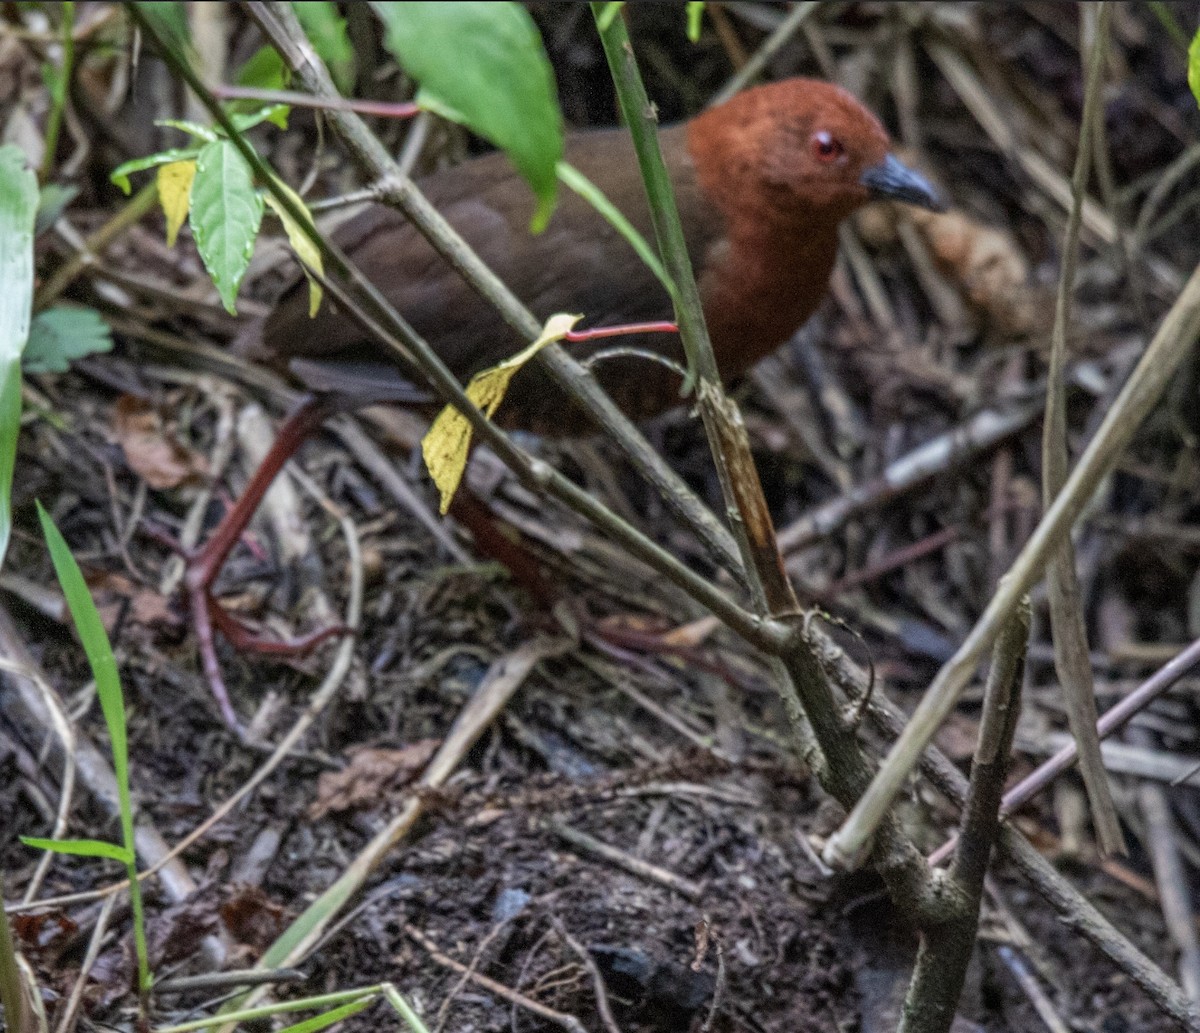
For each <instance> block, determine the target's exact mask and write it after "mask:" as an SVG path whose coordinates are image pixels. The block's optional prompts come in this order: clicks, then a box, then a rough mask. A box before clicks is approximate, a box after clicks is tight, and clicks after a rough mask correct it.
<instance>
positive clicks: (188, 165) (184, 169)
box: [157, 158, 196, 247]
mask: <svg viewBox="0 0 1200 1033" xmlns="http://www.w3.org/2000/svg"><path fill="white" fill-rule="evenodd" d="M195 178H196V159H195V158H189V159H188V160H187V161H173V162H171V163H170V164H167V165H160V166H159V167H158V184H157V185H158V201H159V203H160V204H161V205H162V210H163V214H164V215H165V216H166V217H167V247H174V246H175V238H176V237H178V236H179V228H180V227H181V226H182V225H183V222H184V220H185V219H186V218H187V215H188V205H189V204H191V201H192V180H193V179H195Z"/></svg>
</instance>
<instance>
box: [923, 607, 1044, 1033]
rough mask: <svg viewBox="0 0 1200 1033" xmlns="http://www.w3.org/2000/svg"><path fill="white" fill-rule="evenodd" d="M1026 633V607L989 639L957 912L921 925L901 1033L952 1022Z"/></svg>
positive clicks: (995, 814)
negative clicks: (989, 661) (935, 922)
mask: <svg viewBox="0 0 1200 1033" xmlns="http://www.w3.org/2000/svg"><path fill="white" fill-rule="evenodd" d="M1028 638H1029V607H1028V604H1027V603H1026V604H1025V605H1024V606H1023V607H1021V609H1019V610H1018V611H1017V613H1016V614H1014V616H1013V618H1012V619H1011V620H1010V621H1009V623H1008V625H1007V626H1006V627H1005V629H1004V632H1003V633H1002V634H1001V636H1000V637H999V638H998V639H997V640H996V647H995V650H994V651H993V655H992V669H991V673H990V675H989V677H988V684H987V689H986V691H985V694H984V702H983V720H982V723H981V725H980V728H979V741H978V742H977V744H976V746H975V758H974V763H973V764H972V765H971V783H970V787H969V789H968V792H967V801H966V806H965V807H964V808H963V817H962V833H961V835H960V837H959V847H958V853H957V854H955V857H954V864H953V865H952V866H951V868H950V872H949V874H948V877H947V879H946V883H947V885H946V887H945V889H946V891H947V893H951V894H953V896H954V897H955V898H957V910H958V914H957V915H956V916H955V917H954V918H953V919H951V920H950V921H948V922H945V923H943V924H942V925H940V926H938V927H937V928H936V929H933V930H930V929H924V930H922V936H921V947H920V951H919V952H918V954H917V964H916V968H915V970H914V971H913V978H912V982H911V983H910V984H909V988H908V995H907V996H906V998H905V1001H904V1011H903V1015H902V1017H901V1021H900V1033H945V1031H947V1030H949V1029H950V1025H951V1023H952V1022H953V1021H954V1012H955V1008H956V1006H957V1004H958V997H959V994H960V993H961V992H962V983H963V980H964V979H965V978H966V974H967V965H968V963H969V962H970V960H971V952H972V950H973V948H974V945H975V932H976V929H977V927H978V924H979V905H980V899H981V897H982V894H983V881H984V876H985V875H986V874H987V869H988V862H989V860H990V858H991V854H992V845H993V844H994V842H995V840H996V832H997V829H998V828H999V822H1000V818H999V810H1000V797H1001V795H1002V794H1003V792H1004V779H1005V776H1006V775H1007V773H1008V755H1009V751H1010V749H1011V748H1012V738H1013V732H1014V731H1015V730H1016V727H1017V717H1018V715H1019V714H1020V711H1021V706H1020V698H1021V697H1020V693H1021V679H1022V676H1023V674H1024V670H1025V648H1026V643H1027V641H1028Z"/></svg>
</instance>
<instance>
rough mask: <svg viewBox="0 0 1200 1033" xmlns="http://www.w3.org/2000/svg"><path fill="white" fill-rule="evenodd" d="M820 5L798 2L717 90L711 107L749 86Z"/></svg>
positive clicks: (808, 1) (812, 0)
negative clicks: (748, 58)
mask: <svg viewBox="0 0 1200 1033" xmlns="http://www.w3.org/2000/svg"><path fill="white" fill-rule="evenodd" d="M818 6H820V5H819V4H818V3H816V0H804V2H803V3H799V4H796V6H795V7H793V8H792V9H791V11H790V12H788V16H787V17H786V18H784V19H783V21H781V22H780V23H779V25H778V27H777V28H776V29H775V31H774V32H772V33H771V35H769V36H768V37H767V38H766V39H765V40H763V42H762V46H760V47H759V48H758V49H757V50H756V51H755V52H754V54H753V56H751V58H750V60H749V61H747V62H746V63H745V64H744V65H742V67H741V68H739V69H738V70H737V71H736V72H735V73H734V74H733V75H732V76H730V78H729V81H728V82H727V83H726V84H725V85H724V86H722V87H721V88H720V90H718V91H717V94H716V96H714V97H713V99H712V100H710V101H709V102H708V104H709V107H713V106H715V105H717V104H724V103H725V101H727V100H729V98H730V97H732V96H733V95H734V94H735V93H740V92H741V91H742V90H743V89H744V88H745V87H747V86H749V85H750V83H752V82H753V81H754V80H755V79H757V78H758V76H759V73H761V72H762V70H763V69H764V68H766V66H767V62H768V61H770V60H771V58H773V57H774V56H775V55H776V54H777V53H778V52H779V49H780V48H781V47H782V46H783V45H784V44H785V43H787V41H788V40H790V39H791V38H792V37H793V36H794V35H795V34H796V33H797V32H798V31H799V29H800V26H801V25H803V24H804V22H805V19H807V18H808V16H809V15H810V14H812V13H813V11H815V10H816V9H817V7H818Z"/></svg>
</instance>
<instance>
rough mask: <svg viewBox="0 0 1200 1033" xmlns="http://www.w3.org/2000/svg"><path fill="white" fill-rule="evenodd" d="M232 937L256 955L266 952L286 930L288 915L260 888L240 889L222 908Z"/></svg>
mask: <svg viewBox="0 0 1200 1033" xmlns="http://www.w3.org/2000/svg"><path fill="white" fill-rule="evenodd" d="M219 913H220V915H221V921H222V922H223V923H224V924H225V928H226V929H228V930H229V934H230V935H231V936H232V937H233V938H234V939H235V940H236V941H237V942H238V943H241V944H245V945H246V946H247V947H250V948H252V949H253V950H255V951H256V952H261V951H265V950H266V949H267V948H268V947H270V946H271V944H272V943H274V942H275V940H276V939H278V937H279V935H280V933H282V932H283V930H284V929H286V928H287V925H288V918H289V915H288V912H287V909H286V908H284V907H283V906H282V905H281V904H277V903H276V902H275V901H273V900H272V899H271V898H270V897H268V896H267V895H266V893H264V892H263V890H262V889H261V888H260V887H258V886H245V885H243V886H238V887H237V888H236V889H235V890H234V891H233V894H232V895H231V896H230V897H229V899H228V900H226V901H225V902H224V903H223V904H222V905H221V907H220V910H219Z"/></svg>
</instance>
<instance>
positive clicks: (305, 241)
mask: <svg viewBox="0 0 1200 1033" xmlns="http://www.w3.org/2000/svg"><path fill="white" fill-rule="evenodd" d="M277 182H278V181H277ZM279 187H280V189H281V190H283V192H284V193H285V194H287V195H288V197H289V198H291V201H292V203H293V204H294V205H296V207H297V208H299V209H300V210H301V211H302V212H304V214H305V215H307V216H308V221H309V222H312V221H313V218H312V213H311V212H310V211H309V210H308V205H306V204H305V203H304V202H303V201H302V200H300V195H299V194H298V193H296V191H294V190H293V189H292V188H291V187H290V186H288V185H287V184H286V183H282V182H280V183H279ZM263 200H264V201H266V202H267V205H268V206H269V207H270V208H271V209H272V210H273V211H274V212H275V214H276V215H278V216H279V221H280V222H282V223H283V230H284V232H285V233H286V234H287V239H288V243H289V244H291V245H292V250H293V251H295V252H296V257H297V258H298V259H300V267H301V268H302V269H303V270H304V275H305V276H307V277H308V316H309V318H310V319H311V318H312V317H313V316H315V315H316V314H317V310H318V309H319V308H320V307H321V297H322V294H323V291H322V289H321V284H320V281H318V280H317V279H316V277H314V276H313V275H312V274H313V273H316V274H317V275H318V276H324V275H325V265H324V263H323V262H322V261H321V249H320V248H318V247H317V245H316V244H314V243H313V241H312V239H311V238H310V237H309V235H308V234H307V233H305V232H304V227H303V226H301V225H300V223H298V222H297V221H296V220H295V219H293V218H292V217H291V216H290V215H289V214H288V211H287V209H286V208H284V207H283V205H281V204H280V203H279V202H278V201H277V200H276V199H275V196H274V195H273V194H265V195H264V197H263Z"/></svg>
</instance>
